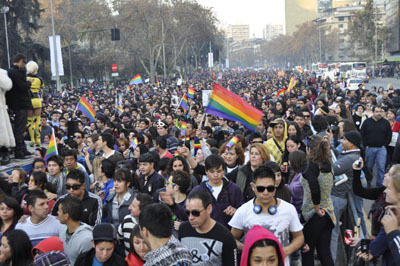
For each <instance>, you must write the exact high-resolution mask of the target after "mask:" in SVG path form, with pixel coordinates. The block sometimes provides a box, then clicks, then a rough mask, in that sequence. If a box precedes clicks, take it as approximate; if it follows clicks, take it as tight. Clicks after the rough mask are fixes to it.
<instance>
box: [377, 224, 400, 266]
mask: <svg viewBox="0 0 400 266" xmlns="http://www.w3.org/2000/svg"><path fill="white" fill-rule="evenodd" d="M370 252H371V254H372V255H373V256H374V257H379V256H383V264H382V265H384V266H396V265H399V264H398V262H399V261H400V231H399V230H395V231H393V232H391V233H390V234H389V235H386V233H385V230H384V228H383V226H382V227H381V230H380V231H379V234H378V235H377V236H376V238H375V239H374V240H373V241H371V244H370Z"/></svg>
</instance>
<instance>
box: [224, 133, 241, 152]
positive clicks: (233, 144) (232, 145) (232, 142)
mask: <svg viewBox="0 0 400 266" xmlns="http://www.w3.org/2000/svg"><path fill="white" fill-rule="evenodd" d="M238 142H239V138H238V137H236V136H234V137H233V138H231V140H230V141H229V142H228V143H227V144H226V147H227V148H229V149H232V148H235V147H236V144H237V143H238Z"/></svg>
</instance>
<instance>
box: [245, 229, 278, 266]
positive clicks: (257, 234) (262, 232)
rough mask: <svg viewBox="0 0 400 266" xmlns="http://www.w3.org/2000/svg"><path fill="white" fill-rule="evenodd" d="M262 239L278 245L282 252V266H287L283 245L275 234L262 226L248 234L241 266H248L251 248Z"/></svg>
mask: <svg viewBox="0 0 400 266" xmlns="http://www.w3.org/2000/svg"><path fill="white" fill-rule="evenodd" d="M262 239H270V240H273V241H275V242H276V243H277V244H278V246H279V250H280V252H281V259H282V265H283V266H285V255H284V253H283V249H282V245H281V243H280V242H279V240H278V239H277V238H276V237H275V235H274V234H273V233H271V232H270V231H268V230H267V229H265V228H264V227H262V226H260V225H255V226H253V227H252V228H251V229H250V230H249V231H248V232H247V234H246V238H245V240H244V246H243V251H242V258H241V260H240V266H247V261H248V259H249V255H250V254H249V251H250V249H251V247H252V246H253V245H254V243H256V242H257V241H259V240H262Z"/></svg>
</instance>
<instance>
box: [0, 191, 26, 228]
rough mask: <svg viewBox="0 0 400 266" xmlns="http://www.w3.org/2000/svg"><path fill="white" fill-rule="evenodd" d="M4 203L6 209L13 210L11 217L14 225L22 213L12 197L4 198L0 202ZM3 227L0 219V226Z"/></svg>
mask: <svg viewBox="0 0 400 266" xmlns="http://www.w3.org/2000/svg"><path fill="white" fill-rule="evenodd" d="M1 203H4V204H5V205H6V206H7V207H8V208H11V209H13V210H14V216H13V224H16V223H17V222H18V220H19V218H21V216H22V214H23V211H22V208H21V206H20V205H19V203H18V201H17V200H16V199H14V198H12V197H5V198H4V199H3V200H2V201H0V204H1ZM2 225H3V220H2V219H0V226H2Z"/></svg>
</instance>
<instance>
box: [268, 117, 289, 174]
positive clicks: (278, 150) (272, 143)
mask: <svg viewBox="0 0 400 266" xmlns="http://www.w3.org/2000/svg"><path fill="white" fill-rule="evenodd" d="M282 121H284V120H282ZM283 127H284V129H283V140H282V141H278V140H277V139H276V136H275V130H273V129H272V138H270V139H269V140H267V142H266V143H265V147H267V150H268V152H269V154H271V155H272V156H273V157H274V158H275V161H276V163H277V164H278V165H279V166H280V165H281V163H282V156H283V152H284V151H285V142H286V139H287V124H286V122H283ZM277 144H278V145H279V147H278V146H277Z"/></svg>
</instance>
